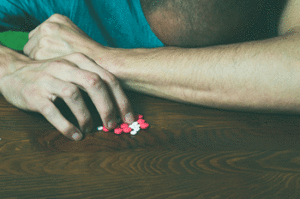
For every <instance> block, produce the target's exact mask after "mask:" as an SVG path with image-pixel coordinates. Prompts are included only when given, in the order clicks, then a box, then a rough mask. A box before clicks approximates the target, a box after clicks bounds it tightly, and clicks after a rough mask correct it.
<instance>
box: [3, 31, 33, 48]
mask: <svg viewBox="0 0 300 199" xmlns="http://www.w3.org/2000/svg"><path fill="white" fill-rule="evenodd" d="M28 34H29V33H28V32H14V31H7V32H1V33H0V44H2V45H3V46H6V47H8V48H11V49H14V50H18V51H21V50H23V47H24V46H25V44H26V43H27V42H28Z"/></svg>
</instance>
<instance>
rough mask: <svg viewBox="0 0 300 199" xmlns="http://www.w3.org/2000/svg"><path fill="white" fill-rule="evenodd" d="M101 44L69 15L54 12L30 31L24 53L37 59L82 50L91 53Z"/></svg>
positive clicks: (81, 51) (50, 57)
mask: <svg viewBox="0 0 300 199" xmlns="http://www.w3.org/2000/svg"><path fill="white" fill-rule="evenodd" d="M93 46H97V47H99V46H100V44H99V43H97V42H96V41H94V40H93V39H92V38H90V37H89V36H88V35H87V34H86V33H85V32H83V31H82V30H81V29H80V28H79V27H78V26H76V25H75V24H74V23H73V22H72V21H71V20H70V19H69V18H68V17H66V16H63V15H60V14H54V15H52V16H51V17H50V18H49V19H47V20H46V21H45V22H43V23H42V24H40V25H39V26H38V27H36V28H35V29H34V30H32V31H31V32H30V33H29V41H28V42H27V44H26V45H25V46H24V49H23V51H24V53H25V54H26V55H27V56H29V57H30V58H32V59H35V60H45V59H52V58H56V57H61V56H65V55H69V54H71V53H75V52H80V53H84V54H89V53H88V52H89V51H92V49H91V48H92V47H93Z"/></svg>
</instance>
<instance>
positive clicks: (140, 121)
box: [137, 119, 145, 124]
mask: <svg viewBox="0 0 300 199" xmlns="http://www.w3.org/2000/svg"><path fill="white" fill-rule="evenodd" d="M137 122H138V123H139V124H143V123H145V120H144V119H138V121H137Z"/></svg>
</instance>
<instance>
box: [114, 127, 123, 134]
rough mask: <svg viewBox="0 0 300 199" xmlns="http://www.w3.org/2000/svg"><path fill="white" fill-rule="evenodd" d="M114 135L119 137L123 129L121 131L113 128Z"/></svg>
mask: <svg viewBox="0 0 300 199" xmlns="http://www.w3.org/2000/svg"><path fill="white" fill-rule="evenodd" d="M114 133H115V134H117V135H120V134H122V133H123V129H121V128H115V130H114Z"/></svg>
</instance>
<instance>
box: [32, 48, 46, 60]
mask: <svg viewBox="0 0 300 199" xmlns="http://www.w3.org/2000/svg"><path fill="white" fill-rule="evenodd" d="M33 57H34V59H36V60H42V59H44V58H45V52H44V50H43V49H39V50H38V51H36V52H35V54H34V56H33Z"/></svg>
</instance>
